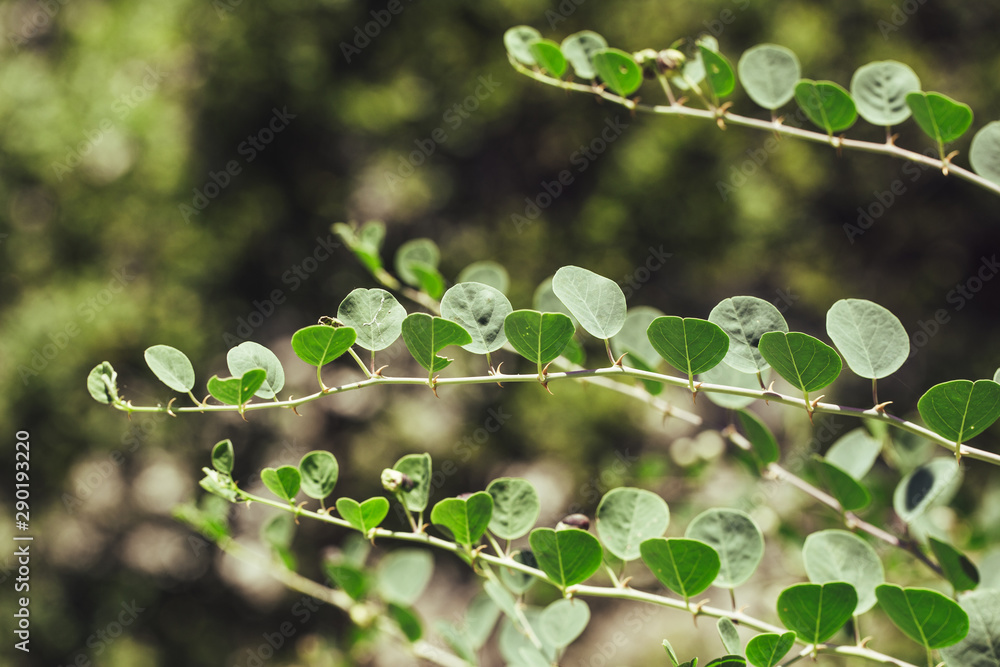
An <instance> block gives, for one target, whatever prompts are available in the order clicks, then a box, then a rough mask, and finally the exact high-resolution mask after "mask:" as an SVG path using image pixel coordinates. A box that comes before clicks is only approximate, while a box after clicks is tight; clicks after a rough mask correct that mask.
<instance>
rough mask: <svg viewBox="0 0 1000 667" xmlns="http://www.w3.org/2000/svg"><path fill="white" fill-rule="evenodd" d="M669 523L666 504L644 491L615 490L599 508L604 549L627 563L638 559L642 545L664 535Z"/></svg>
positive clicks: (653, 494) (598, 530) (668, 510)
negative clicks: (652, 538)
mask: <svg viewBox="0 0 1000 667" xmlns="http://www.w3.org/2000/svg"><path fill="white" fill-rule="evenodd" d="M669 523H670V509H669V508H668V507H667V502H666V501H665V500H664V499H663V498H661V497H660V496H658V495H656V494H655V493H653V492H651V491H646V490H645V489H634V488H631V487H622V488H619V489H612V490H611V491H608V492H607V493H606V494H604V497H603V498H602V499H601V503H600V504H599V505H598V506H597V535H598V536H599V537H600V538H601V542H602V543H603V544H604V548H605V549H607V550H608V551H610V552H611V553H612V554H614V555H615V556H617V557H618V558H620V559H622V560H624V561H630V560H635V559H636V558H638V557H639V545H640V543H642V542H643V541H644V540H646V539H649V538H651V537H660V536H661V535H663V533H665V532H666V530H667V525H668V524H669Z"/></svg>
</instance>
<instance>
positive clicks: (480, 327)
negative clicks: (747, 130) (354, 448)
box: [441, 283, 514, 354]
mask: <svg viewBox="0 0 1000 667" xmlns="http://www.w3.org/2000/svg"><path fill="white" fill-rule="evenodd" d="M513 310H514V309H513V308H512V307H511V305H510V301H508V300H507V297H505V296H504V295H503V292H501V291H500V290H497V289H494V288H492V287H490V286H488V285H483V284H481V283H459V284H457V285H455V286H454V287H452V288H451V289H449V290H448V291H447V292H445V293H444V297H443V298H442V299H441V316H442V317H444V318H445V319H447V320H451V321H453V322H457V323H459V324H461V325H462V327H463V328H464V329H465V330H466V331H467V332H468V333H469V335H470V336H471V337H472V342H471V343H469V344H468V345H463V346H462V347H463V349H466V350H468V351H469V352H472V353H474V354H486V353H487V352H493V351H494V350H499V349H500V348H501V347H503V345H504V343H506V342H507V336H506V335H505V334H504V330H503V327H504V318H505V317H507V315H509V314H510V313H511V312H512V311H513Z"/></svg>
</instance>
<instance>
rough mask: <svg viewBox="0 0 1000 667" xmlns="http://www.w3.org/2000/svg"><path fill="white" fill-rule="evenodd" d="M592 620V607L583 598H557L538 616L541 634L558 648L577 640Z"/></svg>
mask: <svg viewBox="0 0 1000 667" xmlns="http://www.w3.org/2000/svg"><path fill="white" fill-rule="evenodd" d="M589 622H590V607H588V606H587V603H586V602H584V601H583V600H578V599H575V598H574V599H571V600H567V599H565V598H563V599H561V600H556V601H555V602H553V603H552V604H550V605H549V606H548V607H546V608H545V609H543V610H542V613H541V616H539V618H538V631H539V634H541V635H542V636H544V637H545V639H546V640H548V642H549V643H550V644H552V645H553V646H555V647H556V648H557V649H562V648H565V647H567V646H569V645H570V644H572V643H573V641H574V640H576V638H577V637H579V636H580V635H581V634H583V631H584V630H586V629H587V624H588V623H589Z"/></svg>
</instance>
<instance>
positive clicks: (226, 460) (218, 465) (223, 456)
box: [212, 438, 236, 475]
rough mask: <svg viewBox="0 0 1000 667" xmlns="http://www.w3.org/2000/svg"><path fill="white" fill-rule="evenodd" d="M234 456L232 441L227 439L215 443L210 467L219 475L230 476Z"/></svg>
mask: <svg viewBox="0 0 1000 667" xmlns="http://www.w3.org/2000/svg"><path fill="white" fill-rule="evenodd" d="M235 459H236V455H235V454H234V453H233V441H232V440H229V439H228V438H227V439H225V440H220V441H219V442H217V443H215V447H213V448H212V467H213V468H215V469H216V470H218V471H219V472H221V473H225V474H227V475H231V474H232V472H233V462H234V461H235Z"/></svg>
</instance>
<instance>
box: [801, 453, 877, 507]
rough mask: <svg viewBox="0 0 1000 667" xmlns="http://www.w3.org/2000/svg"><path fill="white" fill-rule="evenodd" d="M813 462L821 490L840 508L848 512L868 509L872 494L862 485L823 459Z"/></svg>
mask: <svg viewBox="0 0 1000 667" xmlns="http://www.w3.org/2000/svg"><path fill="white" fill-rule="evenodd" d="M814 462H815V464H816V466H817V471H818V473H819V477H820V479H821V480H822V481H823V488H825V489H826V490H827V491H829V492H830V495H832V496H833V497H834V498H836V499H837V502H839V503H840V505H841V507H843V508H844V509H845V510H847V511H848V512H854V511H857V510H861V509H864V508H866V507H868V505H869V504H870V503H871V501H872V494H871V493H870V492H869V491H868V489H867V487H865V485H864V484H862V483H861V482H859V481H857V480H856V479H854V478H853V477H851V475H850V474H849V473H847V472H846V471H844V470H841V469H840V468H839V467H837V466H836V465H834V464H832V463H830V462H829V461H826V460H825V459H821V458H818V457H817V458H816V459H814Z"/></svg>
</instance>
